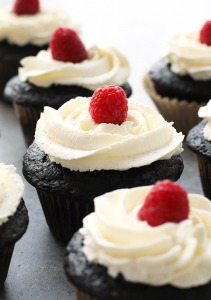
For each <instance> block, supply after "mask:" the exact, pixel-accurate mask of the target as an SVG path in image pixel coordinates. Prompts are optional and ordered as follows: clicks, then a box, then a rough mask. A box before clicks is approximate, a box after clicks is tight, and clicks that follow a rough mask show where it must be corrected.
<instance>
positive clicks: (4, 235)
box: [0, 163, 29, 286]
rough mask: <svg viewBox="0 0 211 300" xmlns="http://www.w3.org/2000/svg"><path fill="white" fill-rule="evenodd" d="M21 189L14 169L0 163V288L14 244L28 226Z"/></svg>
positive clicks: (5, 275)
mask: <svg viewBox="0 0 211 300" xmlns="http://www.w3.org/2000/svg"><path fill="white" fill-rule="evenodd" d="M23 189H24V187H23V182H22V179H21V177H20V176H19V175H17V174H16V169H15V167H14V166H12V165H4V164H3V163H0V286H1V285H2V284H3V283H4V281H5V280H6V277H7V273H8V269H9V265H10V261H11V257H12V253H13V250H14V247H15V243H16V242H17V241H18V240H19V239H20V238H21V237H22V236H23V234H24V233H25V231H26V229H27V226H28V221H29V220H28V213H27V209H26V207H25V204H24V201H23V199H22V195H23Z"/></svg>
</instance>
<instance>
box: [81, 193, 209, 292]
mask: <svg viewBox="0 0 211 300" xmlns="http://www.w3.org/2000/svg"><path fill="white" fill-rule="evenodd" d="M150 189H151V187H139V188H134V189H123V190H116V191H113V192H111V193H107V194H105V195H102V196H100V197H97V198H95V201H94V203H95V212H94V213H92V214H90V215H88V216H87V217H85V219H84V220H83V224H84V225H83V228H82V229H81V233H82V234H83V235H84V247H83V251H84V253H85V255H86V257H87V259H88V260H89V261H91V262H95V263H99V264H101V265H104V266H106V267H107V271H108V273H109V274H110V275H111V276H112V277H116V276H117V275H118V274H122V275H123V276H124V278H125V279H126V280H127V281H131V282H138V283H146V284H149V285H155V286H159V285H165V284H171V285H173V286H176V287H179V288H189V287H193V286H198V285H203V284H205V283H207V282H209V281H210V279H211V272H210V268H211V202H210V201H209V200H208V199H207V198H205V197H203V196H200V195H195V194H189V195H188V198H189V202H190V215H189V218H188V219H187V220H184V221H182V222H180V223H172V222H168V223H165V224H162V225H160V226H156V227H151V226H150V225H148V223H147V222H146V221H140V220H138V219H137V212H138V210H139V209H140V207H141V206H142V205H143V202H144V200H145V197H146V195H147V194H148V193H149V191H150Z"/></svg>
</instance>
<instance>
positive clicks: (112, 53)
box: [19, 47, 130, 91]
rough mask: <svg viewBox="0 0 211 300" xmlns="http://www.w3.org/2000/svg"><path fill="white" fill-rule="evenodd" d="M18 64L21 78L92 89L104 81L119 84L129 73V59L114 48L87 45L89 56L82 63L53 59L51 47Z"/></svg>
mask: <svg viewBox="0 0 211 300" xmlns="http://www.w3.org/2000/svg"><path fill="white" fill-rule="evenodd" d="M21 64H22V66H23V67H22V68H20V69H19V75H20V78H21V80H23V81H29V82H31V83H33V84H35V85H37V86H41V87H49V86H50V85H52V84H62V85H79V86H81V87H84V88H87V89H89V90H93V91H94V90H95V89H97V88H98V87H101V86H103V85H111V84H113V85H122V84H124V83H125V82H126V81H127V79H128V76H129V73H130V67H129V63H128V60H127V59H126V57H125V56H124V55H123V54H121V53H120V52H119V51H118V50H116V49H114V48H108V49H105V50H103V49H101V48H98V47H92V48H90V49H88V59H86V60H84V61H82V62H81V63H71V62H63V61H57V60H54V59H53V58H52V55H51V51H50V50H47V51H44V50H43V51H40V52H39V53H38V54H37V56H34V57H31V56H30V57H26V58H24V59H22V60H21Z"/></svg>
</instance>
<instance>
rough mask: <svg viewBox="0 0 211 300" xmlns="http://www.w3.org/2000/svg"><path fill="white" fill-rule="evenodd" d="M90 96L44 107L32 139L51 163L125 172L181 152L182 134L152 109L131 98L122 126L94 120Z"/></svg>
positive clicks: (73, 168)
mask: <svg viewBox="0 0 211 300" xmlns="http://www.w3.org/2000/svg"><path fill="white" fill-rule="evenodd" d="M90 99H91V98H83V97H77V98H75V99H72V100H70V101H68V102H66V103H65V104H64V105H62V106H61V107H60V108H59V109H58V110H55V109H53V108H50V107H45V109H44V112H43V113H42V114H41V118H40V120H39V121H38V122H37V127H36V133H35V142H36V143H37V145H38V146H39V148H40V149H41V150H43V151H44V152H45V153H46V154H48V155H49V158H50V159H51V161H54V162H56V163H58V164H61V165H62V166H63V167H66V168H69V169H70V170H79V171H93V170H102V169H104V170H110V169H114V170H125V169H129V168H133V167H140V166H144V165H149V164H151V163H152V162H154V161H157V160H161V159H169V158H171V157H172V156H173V155H178V154H179V153H180V152H181V151H182V141H183V138H184V136H183V135H182V134H181V133H177V132H176V130H175V129H174V128H173V127H172V124H171V123H168V122H167V121H165V120H164V119H163V117H162V116H161V115H160V114H158V113H157V112H156V111H154V110H153V109H151V108H149V107H147V106H145V105H143V104H139V103H137V102H135V101H132V100H130V101H128V116H127V119H126V120H125V121H124V122H123V123H122V124H121V125H114V124H105V123H101V124H95V123H94V121H93V120H92V118H91V116H90V114H89V111H88V109H89V104H90Z"/></svg>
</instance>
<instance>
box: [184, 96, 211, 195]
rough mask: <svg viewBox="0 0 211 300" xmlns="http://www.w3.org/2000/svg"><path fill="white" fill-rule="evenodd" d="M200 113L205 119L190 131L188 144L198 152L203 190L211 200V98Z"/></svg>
mask: <svg viewBox="0 0 211 300" xmlns="http://www.w3.org/2000/svg"><path fill="white" fill-rule="evenodd" d="M198 114H199V117H200V118H203V119H204V120H203V121H201V122H200V123H199V124H198V125H196V126H195V127H194V128H192V129H191V130H190V131H189V133H188V135H187V139H186V144H187V146H188V148H189V149H190V150H192V151H193V152H194V153H195V154H196V157H197V162H198V166H199V173H200V177H201V183H202V187H203V191H204V194H205V196H206V197H208V198H209V199H210V200H211V100H210V101H209V102H208V104H207V105H206V106H204V107H201V108H200V109H199V112H198Z"/></svg>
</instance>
